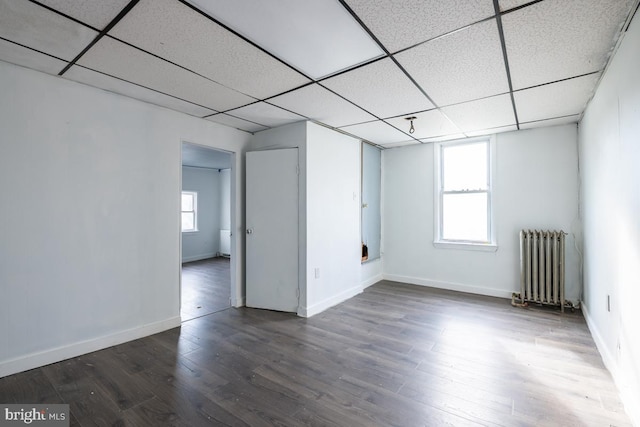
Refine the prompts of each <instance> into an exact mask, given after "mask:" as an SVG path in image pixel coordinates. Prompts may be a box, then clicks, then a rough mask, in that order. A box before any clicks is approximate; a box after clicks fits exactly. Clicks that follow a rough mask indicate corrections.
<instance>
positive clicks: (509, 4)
mask: <svg viewBox="0 0 640 427" xmlns="http://www.w3.org/2000/svg"><path fill="white" fill-rule="evenodd" d="M531 1H532V0H500V10H501V11H503V12H504V11H505V10H509V9H513V8H514V7H518V6H522V5H524V4H527V3H529V2H531Z"/></svg>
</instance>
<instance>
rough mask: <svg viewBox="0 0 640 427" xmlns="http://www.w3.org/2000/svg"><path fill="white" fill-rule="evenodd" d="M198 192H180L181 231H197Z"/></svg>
mask: <svg viewBox="0 0 640 427" xmlns="http://www.w3.org/2000/svg"><path fill="white" fill-rule="evenodd" d="M197 208H198V193H196V192H195V191H183V192H182V231H187V232H188V231H198V221H197V216H196V212H197Z"/></svg>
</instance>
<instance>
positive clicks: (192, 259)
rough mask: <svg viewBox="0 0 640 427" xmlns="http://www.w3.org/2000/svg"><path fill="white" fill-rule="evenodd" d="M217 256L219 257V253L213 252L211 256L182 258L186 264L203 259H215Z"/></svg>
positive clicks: (201, 255)
mask: <svg viewBox="0 0 640 427" xmlns="http://www.w3.org/2000/svg"><path fill="white" fill-rule="evenodd" d="M216 255H217V252H212V253H210V254H200V255H192V256H187V257H182V262H183V263H185V262H193V261H200V260H201V259H209V258H215V257H216Z"/></svg>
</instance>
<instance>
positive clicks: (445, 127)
mask: <svg viewBox="0 0 640 427" xmlns="http://www.w3.org/2000/svg"><path fill="white" fill-rule="evenodd" d="M415 117H416V119H415V120H414V121H413V127H414V128H415V132H414V133H413V134H412V135H411V136H413V137H414V138H417V139H423V138H432V137H436V136H444V135H452V134H458V133H460V129H458V128H457V127H456V125H454V124H453V123H451V121H450V120H449V119H447V118H446V117H445V116H444V115H443V114H442V113H441V112H440V111H438V110H430V111H425V112H424V113H418V114H415ZM386 121H387V122H389V123H391V124H392V125H394V126H395V127H397V128H398V129H402V130H403V131H406V132H409V128H410V126H411V123H410V121H409V120H406V119H405V118H403V117H395V118H393V119H387V120H386Z"/></svg>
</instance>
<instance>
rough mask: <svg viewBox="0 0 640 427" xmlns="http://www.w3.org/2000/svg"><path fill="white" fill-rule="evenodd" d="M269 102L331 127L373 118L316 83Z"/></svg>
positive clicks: (367, 120) (373, 118)
mask: <svg viewBox="0 0 640 427" xmlns="http://www.w3.org/2000/svg"><path fill="white" fill-rule="evenodd" d="M269 103H270V104H274V105H277V106H279V107H282V108H285V109H287V110H289V111H294V112H296V113H298V114H301V115H303V116H306V117H308V118H310V119H312V120H316V121H318V122H322V123H325V124H327V125H329V126H333V127H340V126H347V125H352V124H357V123H364V122H370V121H372V120H375V117H373V116H372V115H371V114H369V113H367V112H366V111H363V110H362V109H360V108H358V107H356V106H355V105H353V104H351V103H350V102H348V101H345V100H344V99H342V98H340V97H339V96H338V95H336V94H334V93H332V92H330V91H328V90H327V89H325V88H323V87H321V86H319V85H318V84H312V85H309V86H305V87H303V88H301V89H297V90H294V91H292V92H289V93H285V94H284V95H280V96H277V97H275V98H272V99H270V100H269Z"/></svg>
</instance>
